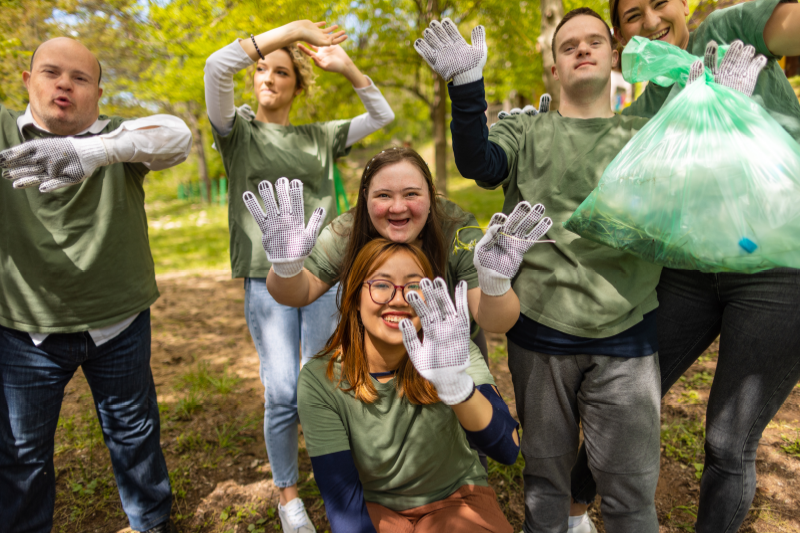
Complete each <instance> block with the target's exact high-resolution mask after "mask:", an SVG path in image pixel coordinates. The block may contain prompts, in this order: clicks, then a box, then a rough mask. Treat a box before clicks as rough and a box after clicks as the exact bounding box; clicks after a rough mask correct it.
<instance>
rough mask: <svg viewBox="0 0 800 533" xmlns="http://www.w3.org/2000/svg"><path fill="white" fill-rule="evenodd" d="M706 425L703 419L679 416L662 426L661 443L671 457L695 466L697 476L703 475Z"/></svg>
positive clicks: (698, 477)
mask: <svg viewBox="0 0 800 533" xmlns="http://www.w3.org/2000/svg"><path fill="white" fill-rule="evenodd" d="M705 440H706V426H705V423H704V422H703V421H702V420H697V419H691V418H689V419H687V418H679V419H676V420H673V421H672V422H670V423H668V424H664V425H662V426H661V445H662V446H664V453H665V454H666V455H667V457H669V458H671V459H676V460H677V461H680V462H681V463H683V464H685V465H687V466H690V467H692V468H694V471H695V477H696V478H697V479H700V477H702V475H703V462H704V460H705V451H704V450H703V444H704V443H705Z"/></svg>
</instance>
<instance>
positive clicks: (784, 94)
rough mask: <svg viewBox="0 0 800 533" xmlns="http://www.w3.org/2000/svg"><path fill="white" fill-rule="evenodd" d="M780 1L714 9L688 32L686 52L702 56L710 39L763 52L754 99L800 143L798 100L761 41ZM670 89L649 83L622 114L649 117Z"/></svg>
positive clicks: (671, 87)
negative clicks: (744, 45)
mask: <svg viewBox="0 0 800 533" xmlns="http://www.w3.org/2000/svg"><path fill="white" fill-rule="evenodd" d="M780 3H783V2H782V1H781V0H755V1H753V2H745V3H742V4H738V5H735V6H732V7H729V8H726V9H720V10H718V11H714V12H713V13H711V14H710V15H709V16H708V17H707V18H706V19H705V20H704V21H703V23H702V24H700V26H699V27H698V28H697V30H695V31H693V32H692V33H691V34H689V44H688V46H687V47H686V51H687V52H689V53H690V54H693V55H695V56H697V57H703V56H704V55H705V51H706V44H708V42H709V41H716V42H717V44H719V45H723V44H730V43H731V42H733V41H735V40H737V39H738V40H740V41H742V42H744V43H745V44H751V45H753V46H754V47H755V49H756V52H757V53H759V54H763V55H764V56H766V57H767V59H768V61H767V66H766V67H765V68H764V70H762V71H761V74H760V75H759V76H758V83H756V87H755V90H754V91H753V99H754V100H755V101H756V102H758V103H759V104H760V105H761V106H762V107H763V108H764V109H766V110H767V112H768V113H769V114H770V115H771V116H772V118H774V119H775V120H776V121H777V122H778V124H780V125H781V126H783V128H784V129H785V130H786V131H787V132H789V134H790V135H791V136H792V137H794V139H795V140H796V141H798V142H800V102H798V100H797V95H796V94H795V93H794V90H793V89H792V85H791V84H790V83H789V80H787V79H786V75H785V74H784V72H783V70H782V69H781V66H780V65H779V64H778V59H780V58H778V57H776V56H775V55H774V54H772V53H771V52H770V51H769V49H768V48H767V45H766V43H765V42H764V26H766V24H767V21H768V20H769V18H770V17H771V16H772V13H773V11H775V7H776V6H777V5H778V4H780ZM793 3H794V2H793ZM672 89H673V86H670V87H661V86H659V85H656V84H655V83H649V84H648V85H647V87H646V88H645V91H644V93H642V95H641V96H639V98H637V99H636V101H635V102H633V104H631V105H630V106H629V107H628V108H626V109H625V110H623V111H622V113H623V114H624V115H632V116H638V117H647V118H652V117H653V116H654V115H655V114H656V113H658V111H659V109H661V107H662V106H663V105H664V102H665V101H666V100H667V97H668V96H669V95H670V93H671V92H672Z"/></svg>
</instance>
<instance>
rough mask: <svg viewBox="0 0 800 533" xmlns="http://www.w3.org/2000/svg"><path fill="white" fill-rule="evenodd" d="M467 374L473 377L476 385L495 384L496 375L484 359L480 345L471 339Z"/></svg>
mask: <svg viewBox="0 0 800 533" xmlns="http://www.w3.org/2000/svg"><path fill="white" fill-rule="evenodd" d="M467 375H468V376H469V377H471V378H472V381H474V382H475V385H477V386H481V385H494V384H495V383H494V377H493V376H492V373H491V372H490V371H489V367H488V366H486V361H485V360H484V359H483V354H481V350H480V348H478V345H477V344H475V343H474V342H472V341H469V367H467Z"/></svg>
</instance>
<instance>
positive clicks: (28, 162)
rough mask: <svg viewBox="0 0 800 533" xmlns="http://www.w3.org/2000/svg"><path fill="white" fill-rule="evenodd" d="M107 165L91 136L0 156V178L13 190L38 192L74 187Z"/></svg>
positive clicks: (34, 144)
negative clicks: (0, 169) (36, 188)
mask: <svg viewBox="0 0 800 533" xmlns="http://www.w3.org/2000/svg"><path fill="white" fill-rule="evenodd" d="M110 163H111V161H109V157H108V152H107V151H106V147H105V144H103V140H102V139H100V138H99V137H94V136H92V137H51V138H47V139H36V140H33V141H28V142H25V143H22V144H19V145H17V146H14V147H13V148H9V149H8V150H3V151H2V152H0V168H2V169H3V177H4V178H6V179H10V180H13V181H14V188H16V189H23V188H26V187H33V186H38V187H39V190H40V191H41V192H50V191H54V190H56V189H61V188H63V187H69V186H70V185H76V184H78V183H80V182H82V181H83V180H85V179H86V178H88V177H89V176H91V175H92V174H93V173H94V171H95V170H97V168H98V167H102V166H105V165H108V164H110Z"/></svg>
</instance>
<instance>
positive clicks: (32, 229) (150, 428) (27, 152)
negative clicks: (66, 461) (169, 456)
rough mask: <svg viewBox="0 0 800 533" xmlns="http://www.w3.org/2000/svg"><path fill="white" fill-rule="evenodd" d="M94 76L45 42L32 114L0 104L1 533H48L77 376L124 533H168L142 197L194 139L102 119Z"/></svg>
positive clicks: (83, 63)
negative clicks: (63, 419) (57, 449)
mask: <svg viewBox="0 0 800 533" xmlns="http://www.w3.org/2000/svg"><path fill="white" fill-rule="evenodd" d="M101 74H102V71H101V68H100V63H99V62H98V60H97V58H96V57H95V56H94V54H92V53H91V52H90V51H89V50H87V49H86V48H85V47H84V46H83V45H81V44H80V43H78V42H77V41H74V40H72V39H68V38H63V37H62V38H56V39H52V40H50V41H47V42H45V43H43V44H42V45H41V46H39V48H38V49H37V50H36V51H35V52H34V55H33V57H32V59H31V70H30V72H23V74H22V78H23V81H24V83H25V86H26V87H27V89H28V95H29V98H30V105H29V106H28V109H27V110H26V111H25V112H20V111H10V110H8V109H6V108H5V107H4V106H2V105H0V168H2V169H3V177H5V178H7V179H3V180H0V220H2V226H3V236H2V237H0V391H2V393H0V495H2V496H0V499H2V504H0V524H2V526H0V529H2V530H3V531H26V532H37V533H46V532H49V531H50V530H51V529H52V527H53V507H54V503H55V470H54V467H53V448H54V435H55V432H56V426H57V424H58V416H59V412H60V410H61V401H62V399H63V397H64V389H65V387H66V385H67V383H68V382H69V381H70V379H71V378H72V375H73V374H74V373H75V371H76V370H77V369H78V367H81V368H82V370H83V373H84V375H85V376H86V380H87V381H88V383H89V387H90V389H91V391H92V396H93V398H94V402H95V407H96V409H97V414H98V417H99V419H100V426H101V427H102V429H103V437H104V439H105V442H106V445H107V446H108V449H109V452H110V455H111V462H112V464H113V467H114V475H115V477H116V481H117V486H118V488H119V492H120V498H121V500H122V506H123V509H124V510H125V512H126V514H127V515H128V520H129V522H130V525H131V527H132V528H133V529H135V530H137V531H148V532H154V533H155V532H157V533H168V532H171V531H174V526H172V523H171V522H170V521H169V514H170V509H171V505H172V495H171V489H170V484H169V475H168V473H167V465H166V463H165V461H164V456H163V454H162V453H161V446H160V440H159V418H158V404H157V401H156V391H155V386H154V383H153V377H152V374H151V371H150V312H149V307H150V305H151V304H152V303H153V302H154V301H155V300H156V298H158V289H157V287H156V280H155V275H154V269H153V258H152V256H151V255H150V247H149V243H148V238H147V218H146V215H145V211H144V189H143V187H142V184H143V181H144V177H145V175H146V174H147V173H148V172H149V171H150V170H161V169H164V168H168V167H171V166H173V165H176V164H178V163H181V162H182V161H183V160H185V159H186V156H187V155H188V154H189V150H190V149H191V143H192V136H191V133H190V132H189V129H188V128H187V127H186V124H184V123H183V121H182V120H180V119H178V118H176V117H171V116H167V115H155V116H151V117H146V118H141V119H136V120H129V121H125V120H123V119H121V118H118V117H114V118H108V117H106V116H103V115H99V107H98V104H99V100H100V96H101V95H102V93H103V89H102V88H101V87H100V78H101ZM9 180H11V181H9ZM12 181H13V183H12ZM37 187H38V190H37Z"/></svg>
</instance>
